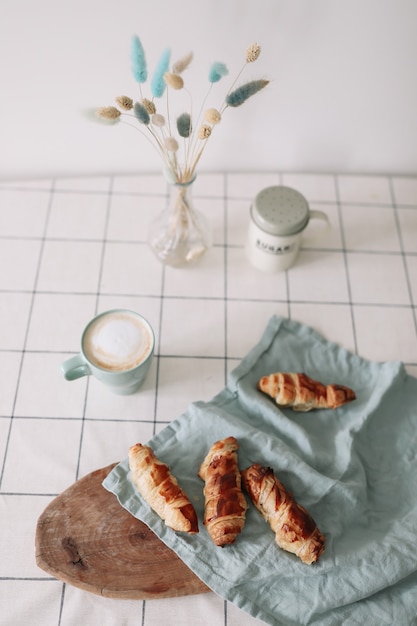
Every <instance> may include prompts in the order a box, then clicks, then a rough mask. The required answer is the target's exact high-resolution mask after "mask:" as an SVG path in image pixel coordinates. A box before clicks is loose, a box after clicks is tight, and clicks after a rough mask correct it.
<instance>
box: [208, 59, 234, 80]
mask: <svg viewBox="0 0 417 626" xmlns="http://www.w3.org/2000/svg"><path fill="white" fill-rule="evenodd" d="M228 73H229V72H228V69H227V67H226V66H225V64H224V63H218V62H215V63H213V65H212V66H211V68H210V71H209V81H210V82H211V83H217V82H219V80H220V79H221V78H222V77H223V76H226V75H227V74H228Z"/></svg>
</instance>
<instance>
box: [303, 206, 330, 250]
mask: <svg viewBox="0 0 417 626" xmlns="http://www.w3.org/2000/svg"><path fill="white" fill-rule="evenodd" d="M314 218H317V219H319V220H321V221H322V222H324V226H323V228H320V230H319V232H317V233H315V234H314V235H307V237H304V235H303V238H302V243H303V245H307V246H308V245H309V243H313V242H315V241H317V240H318V239H320V238H321V237H323V235H325V234H326V233H327V232H328V230H329V229H330V220H329V217H328V215H327V214H326V213H324V211H318V210H317V209H311V210H310V219H314Z"/></svg>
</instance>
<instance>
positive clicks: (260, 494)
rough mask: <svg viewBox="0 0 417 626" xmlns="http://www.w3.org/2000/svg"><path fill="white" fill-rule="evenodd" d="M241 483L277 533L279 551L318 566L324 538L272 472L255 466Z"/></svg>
mask: <svg viewBox="0 0 417 626" xmlns="http://www.w3.org/2000/svg"><path fill="white" fill-rule="evenodd" d="M242 480H243V486H244V487H245V489H246V491H247V492H248V494H249V496H250V498H251V500H252V502H253V503H254V505H255V506H256V508H257V509H258V510H259V511H260V512H261V513H262V515H263V517H264V518H265V520H266V521H267V522H268V523H269V525H270V526H271V528H272V530H273V531H274V533H275V541H276V543H277V544H278V545H279V547H280V548H282V549H283V550H286V551H287V552H291V553H293V554H296V555H297V556H298V557H299V558H300V559H301V560H302V561H303V562H304V563H307V564H309V565H310V564H311V563H314V562H316V561H317V559H318V558H319V556H320V554H321V553H322V552H323V550H324V547H325V541H326V540H325V537H324V535H322V533H321V532H320V531H319V529H318V528H317V525H316V522H315V521H314V520H313V518H312V517H311V515H310V514H309V513H308V512H307V511H306V509H304V508H303V507H302V506H301V505H300V504H298V503H297V502H296V501H295V500H294V498H293V496H292V495H291V493H290V492H289V491H287V489H286V488H285V487H284V485H283V484H282V483H281V482H280V481H279V480H278V479H277V478H276V476H275V474H274V472H273V470H272V469H271V468H270V467H263V466H262V465H259V464H258V463H255V464H254V465H251V466H250V467H248V468H247V469H245V470H243V471H242Z"/></svg>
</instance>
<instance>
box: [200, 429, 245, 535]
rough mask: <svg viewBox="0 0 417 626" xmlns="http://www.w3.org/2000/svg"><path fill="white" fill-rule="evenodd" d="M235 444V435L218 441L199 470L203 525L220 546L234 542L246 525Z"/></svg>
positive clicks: (236, 445)
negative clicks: (201, 485)
mask: <svg viewBox="0 0 417 626" xmlns="http://www.w3.org/2000/svg"><path fill="white" fill-rule="evenodd" d="M238 447H239V445H238V443H237V441H236V439H235V438H234V437H227V438H226V439H223V440H221V441H217V442H216V443H214V444H213V445H212V447H211V448H210V450H209V452H208V454H207V456H206V458H205V459H204V461H203V462H202V464H201V466H200V469H199V472H198V475H199V476H200V478H201V479H202V480H204V481H205V486H204V498H205V508H204V525H205V526H206V528H207V531H208V533H209V535H210V537H211V538H212V540H213V542H214V543H215V544H216V546H220V547H223V546H225V545H228V544H231V543H234V541H235V540H236V537H237V536H238V535H239V533H241V532H242V530H243V527H244V525H245V516H246V509H247V503H246V499H245V496H244V495H243V493H242V488H241V477H240V472H239V467H238V460H237V450H238Z"/></svg>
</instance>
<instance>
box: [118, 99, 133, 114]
mask: <svg viewBox="0 0 417 626" xmlns="http://www.w3.org/2000/svg"><path fill="white" fill-rule="evenodd" d="M116 102H117V104H118V105H119V107H120V108H121V109H123V110H124V111H130V109H133V100H132V98H129V96H117V98H116Z"/></svg>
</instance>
